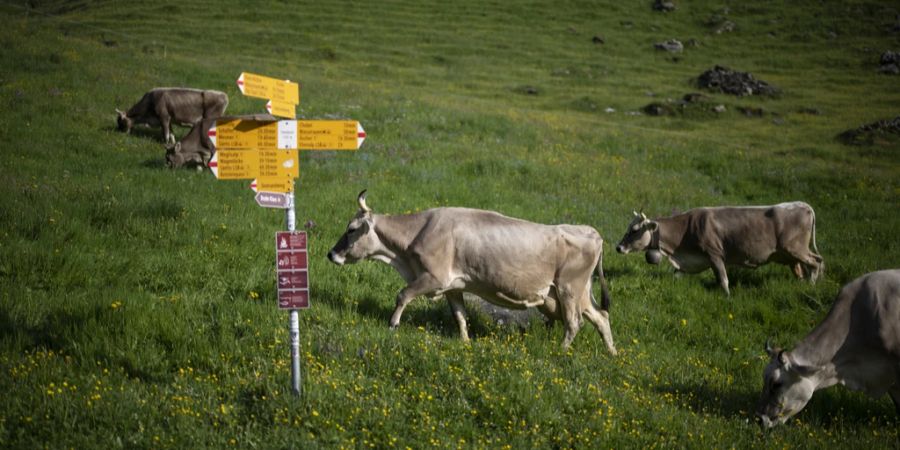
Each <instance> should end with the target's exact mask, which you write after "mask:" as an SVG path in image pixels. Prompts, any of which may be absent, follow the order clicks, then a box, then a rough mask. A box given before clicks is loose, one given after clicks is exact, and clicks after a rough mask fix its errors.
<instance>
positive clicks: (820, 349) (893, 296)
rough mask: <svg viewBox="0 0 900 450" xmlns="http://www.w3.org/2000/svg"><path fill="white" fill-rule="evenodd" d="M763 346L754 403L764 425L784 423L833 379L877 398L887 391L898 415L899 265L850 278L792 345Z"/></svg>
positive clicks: (899, 353)
mask: <svg viewBox="0 0 900 450" xmlns="http://www.w3.org/2000/svg"><path fill="white" fill-rule="evenodd" d="M766 351H767V352H768V353H769V358H771V360H770V362H769V365H768V366H766V369H765V372H763V391H762V395H761V396H760V400H759V405H758V406H757V418H758V419H759V423H760V425H762V426H763V427H764V428H771V427H773V426H775V425H779V424H782V423H784V422H786V421H787V420H788V419H790V418H791V417H793V416H794V415H796V414H797V413H798V412H800V410H802V409H803V407H804V406H806V403H807V402H809V399H810V398H812V395H813V393H814V392H815V391H817V390H819V389H824V388H827V387H829V386H833V385H835V384H842V385H844V386H846V387H847V388H849V389H852V390H855V391H863V392H866V393H867V394H869V395H871V396H872V397H876V398H878V397H881V396H882V395H884V393H885V392H887V393H889V394H890V396H891V400H893V401H894V407H895V408H896V409H897V414H900V270H882V271H879V272H872V273H869V274H866V275H863V276H861V277H859V278H857V279H855V280H853V281H851V282H850V283H848V284H847V285H846V286H844V287H843V288H842V289H841V292H840V293H839V294H838V296H837V298H836V299H835V300H834V304H833V305H832V306H831V311H829V312H828V315H827V316H825V319H824V320H823V321H822V323H820V324H819V325H818V326H817V327H816V328H815V329H813V330H812V332H810V333H809V334H808V335H807V336H806V337H805V338H803V340H802V341H800V343H799V344H797V347H796V348H794V349H793V350H791V351H784V350H781V349H778V348H776V349H773V348H772V347H771V346H770V345H769V343H766Z"/></svg>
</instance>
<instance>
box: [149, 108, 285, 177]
mask: <svg viewBox="0 0 900 450" xmlns="http://www.w3.org/2000/svg"><path fill="white" fill-rule="evenodd" d="M234 119H244V120H261V121H268V120H271V121H276V120H278V118H277V117H275V116H273V115H271V114H251V115H243V116H227V117H226V116H223V117H215V118H206V119H203V120H201V121H200V122H197V123H195V124H194V126H193V127H191V131H189V132H188V134H186V135H185V136H184V137H183V138H181V140H180V141H178V142H175V143H172V144H166V165H167V166H168V167H169V168H172V169H177V168H179V167H181V166H185V165H187V166H195V167H197V168H198V169H200V170H202V169H203V167H206V166H208V165H209V160H210V159H212V155H213V153H215V152H216V147H215V145H213V142H212V140H211V139H210V138H209V130H210V128H212V127H213V125H215V124H216V121H217V120H234Z"/></svg>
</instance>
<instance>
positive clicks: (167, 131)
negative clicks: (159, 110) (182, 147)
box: [159, 115, 175, 144]
mask: <svg viewBox="0 0 900 450" xmlns="http://www.w3.org/2000/svg"><path fill="white" fill-rule="evenodd" d="M159 125H160V126H161V127H162V135H163V141H165V143H166V144H175V135H174V134H172V118H171V117H169V116H167V115H161V116H159Z"/></svg>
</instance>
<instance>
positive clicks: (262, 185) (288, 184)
mask: <svg viewBox="0 0 900 450" xmlns="http://www.w3.org/2000/svg"><path fill="white" fill-rule="evenodd" d="M256 189H257V190H258V191H260V192H293V191H294V179H293V178H291V177H280V176H279V177H264V176H259V177H258V178H256Z"/></svg>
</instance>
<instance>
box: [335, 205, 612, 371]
mask: <svg viewBox="0 0 900 450" xmlns="http://www.w3.org/2000/svg"><path fill="white" fill-rule="evenodd" d="M357 203H358V205H359V209H358V211H357V212H356V215H355V216H354V217H353V218H352V219H351V220H350V223H349V224H348V225H347V229H346V231H345V232H344V234H343V235H342V236H341V238H340V239H339V240H338V242H337V243H336V244H335V245H334V247H333V248H332V249H331V251H329V252H328V259H329V260H330V261H331V262H333V263H335V264H337V265H339V266H340V265H343V264H346V263H356V262H359V261H362V260H375V261H381V262H383V263H387V264H389V265H390V266H391V267H393V268H394V269H395V270H396V271H397V272H399V274H400V276H401V277H403V279H404V280H405V281H406V283H407V285H406V287H405V288H403V289H402V290H401V291H400V293H399V294H397V298H396V306H395V308H394V312H393V314H392V315H391V318H390V323H389V324H390V327H391V329H396V328H397V326H398V324H399V323H400V316H401V315H402V314H403V309H404V308H406V306H407V305H408V304H409V302H410V301H412V299H413V298H415V297H416V296H419V295H423V296H428V297H431V298H437V297H438V296H440V295H443V296H444V297H445V298H446V299H447V300H448V302H449V303H450V309H451V310H452V312H453V316H454V318H455V319H456V322H457V325H458V326H459V333H460V337H461V338H462V339H463V340H464V341H468V340H469V334H468V331H467V325H466V316H465V305H464V303H463V292H469V293H472V294H475V295H477V296H479V297H481V298H483V299H484V300H487V301H488V302H491V303H493V304H495V305H498V306H502V307H505V308H510V309H519V310H524V309H526V308H529V307H536V308H537V309H538V310H539V311H541V312H542V313H543V314H544V315H545V316H547V317H548V318H549V319H551V320H556V319H559V320H562V322H563V324H564V327H565V337H564V338H563V342H562V347H563V348H564V349H568V348H569V346H570V344H571V343H572V340H573V339H574V338H575V335H576V334H577V333H578V330H579V329H580V328H581V325H582V322H581V319H582V317H584V318H586V319H587V320H588V321H589V322H591V323H592V324H593V325H594V326H595V327H596V328H597V330H598V331H599V332H600V335H601V336H602V337H603V341H604V342H605V344H606V348H607V350H608V351H609V353H611V354H612V355H615V354H616V348H615V345H614V344H613V339H612V331H611V329H610V324H609V304H610V296H609V290H608V288H607V284H606V278H605V277H604V276H603V239H602V238H601V237H600V234H599V233H598V232H597V230H595V229H593V228H591V227H588V226H578V225H542V224H537V223H533V222H527V221H525V220H520V219H514V218H511V217H506V216H504V215H501V214H499V213H496V212H493V211H484V210H478V209H469V208H435V209H429V210H426V211H422V212H418V213H414V214H404V215H382V214H375V213H373V212H372V210H371V209H370V208H369V207H368V206H367V205H366V191H362V192H361V193H360V194H359V196H358V197H357ZM594 271H596V273H597V275H598V277H599V281H600V286H601V296H602V301H601V306H600V308H599V309H598V308H597V307H596V306H595V304H594V297H593V293H592V292H591V275H592V273H593V272H594Z"/></svg>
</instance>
